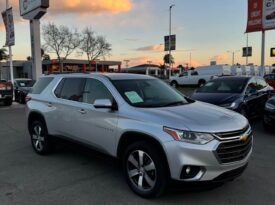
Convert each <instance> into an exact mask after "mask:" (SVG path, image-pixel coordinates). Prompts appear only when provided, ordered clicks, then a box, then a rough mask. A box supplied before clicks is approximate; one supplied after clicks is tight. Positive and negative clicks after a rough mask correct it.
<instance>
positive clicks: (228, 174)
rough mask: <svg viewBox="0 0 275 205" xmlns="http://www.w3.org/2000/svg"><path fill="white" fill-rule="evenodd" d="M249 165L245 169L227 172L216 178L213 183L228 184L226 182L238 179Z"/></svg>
mask: <svg viewBox="0 0 275 205" xmlns="http://www.w3.org/2000/svg"><path fill="white" fill-rule="evenodd" d="M247 165H248V164H246V165H244V166H243V167H240V168H237V169H234V170H231V171H228V172H225V173H223V174H221V175H220V176H218V177H216V178H215V179H214V180H213V181H214V182H226V181H230V180H232V179H235V178H236V177H238V176H240V175H241V174H242V173H243V172H244V170H245V169H246V167H247Z"/></svg>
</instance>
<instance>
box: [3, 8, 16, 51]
mask: <svg viewBox="0 0 275 205" xmlns="http://www.w3.org/2000/svg"><path fill="white" fill-rule="evenodd" d="M2 17H3V21H4V24H5V28H6V44H5V45H6V46H14V44H15V35H14V22H13V14H12V8H9V9H7V10H6V11H4V12H2Z"/></svg>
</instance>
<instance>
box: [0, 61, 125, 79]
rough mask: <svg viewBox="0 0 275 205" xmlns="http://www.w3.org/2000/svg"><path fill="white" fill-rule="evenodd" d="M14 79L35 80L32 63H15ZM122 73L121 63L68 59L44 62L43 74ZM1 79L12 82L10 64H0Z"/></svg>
mask: <svg viewBox="0 0 275 205" xmlns="http://www.w3.org/2000/svg"><path fill="white" fill-rule="evenodd" d="M13 71H14V78H31V79H32V78H33V69H32V62H31V61H14V63H13ZM96 71H97V72H120V71H121V61H99V60H98V61H92V62H91V63H88V62H87V60H76V59H66V60H63V61H62V63H59V62H58V60H56V59H54V60H44V61H42V73H43V74H50V73H57V72H58V73H59V72H96ZM0 78H1V79H6V80H10V71H9V64H8V63H3V62H2V63H1V64H0Z"/></svg>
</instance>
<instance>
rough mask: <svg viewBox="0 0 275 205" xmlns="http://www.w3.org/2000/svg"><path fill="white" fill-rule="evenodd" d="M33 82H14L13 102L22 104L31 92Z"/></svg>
mask: <svg viewBox="0 0 275 205" xmlns="http://www.w3.org/2000/svg"><path fill="white" fill-rule="evenodd" d="M34 83H35V81H34V80H31V79H15V80H14V97H15V101H16V102H19V103H22V104H24V103H25V98H26V96H27V95H28V93H29V92H30V91H31V89H32V87H33V85H34Z"/></svg>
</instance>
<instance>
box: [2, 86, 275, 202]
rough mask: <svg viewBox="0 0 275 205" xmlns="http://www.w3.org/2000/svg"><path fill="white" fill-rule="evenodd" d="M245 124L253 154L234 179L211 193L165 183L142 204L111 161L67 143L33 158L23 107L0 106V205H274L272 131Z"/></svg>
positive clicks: (274, 142)
mask: <svg viewBox="0 0 275 205" xmlns="http://www.w3.org/2000/svg"><path fill="white" fill-rule="evenodd" d="M181 91H183V92H185V93H187V94H188V93H190V92H191V91H192V90H181ZM251 125H252V127H253V131H254V152H253V155H252V158H251V160H250V164H249V166H248V168H247V170H246V171H245V173H244V174H243V175H242V176H241V177H240V178H237V179H236V180H235V181H233V182H230V183H227V184H225V185H222V186H219V187H216V188H212V189H208V188H202V186H201V185H200V184H199V185H198V184H197V185H195V186H194V185H192V188H191V187H189V186H188V185H187V184H180V185H179V184H177V185H175V186H174V185H173V184H171V185H170V187H169V188H168V190H167V193H166V194H165V195H164V196H162V197H161V198H158V199H153V200H145V199H142V198H140V197H138V196H136V195H135V194H133V193H132V192H131V190H130V189H129V188H128V186H127V185H126V182H125V180H124V178H123V176H122V174H121V172H120V169H119V166H118V163H117V161H116V160H115V159H113V158H110V157H108V156H105V155H102V154H100V153H97V152H94V151H90V150H87V149H86V148H83V147H80V146H72V145H70V144H66V145H64V146H61V145H60V146H59V147H58V149H57V151H56V152H55V153H54V154H52V155H50V156H46V157H41V156H38V155H36V154H35V153H34V152H33V150H32V147H31V144H30V140H29V135H28V133H27V129H26V119H25V114H24V106H23V105H18V104H14V105H13V106H11V107H4V106H1V105H0V205H8V204H12V205H14V204H20V205H21V204H22V205H24V204H26V205H29V204H34V205H35V204H43V205H44V204H50V205H54V204H59V205H60V204H66V205H70V204H77V205H79V204H81V205H85V204H131V205H134V204H204V205H207V204H211V205H213V204H219V205H223V204H242V205H244V204H257V205H258V204H261V205H263V204H264V205H265V204H274V201H275V149H274V146H275V133H268V132H266V131H264V129H263V127H262V124H261V121H260V120H253V121H252V122H251Z"/></svg>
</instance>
